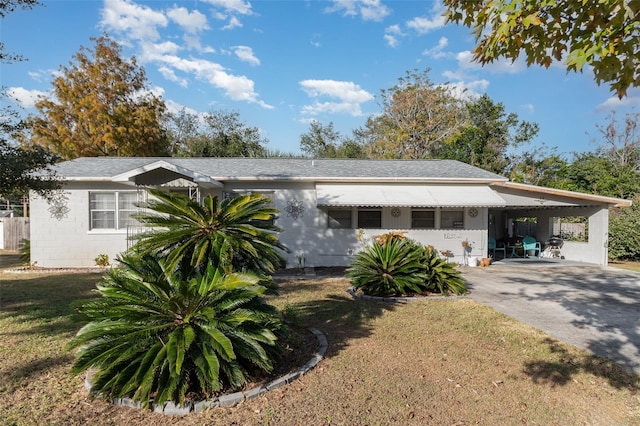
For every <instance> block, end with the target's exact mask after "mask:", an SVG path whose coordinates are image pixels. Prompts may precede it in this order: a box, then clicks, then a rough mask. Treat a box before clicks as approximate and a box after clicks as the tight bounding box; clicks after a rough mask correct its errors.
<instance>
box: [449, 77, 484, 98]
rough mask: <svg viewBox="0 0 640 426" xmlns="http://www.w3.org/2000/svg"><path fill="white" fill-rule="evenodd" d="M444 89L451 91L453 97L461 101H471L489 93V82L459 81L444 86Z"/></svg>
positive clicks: (482, 80)
mask: <svg viewBox="0 0 640 426" xmlns="http://www.w3.org/2000/svg"><path fill="white" fill-rule="evenodd" d="M442 87H446V88H448V89H449V91H450V93H451V95H452V96H454V97H455V98H457V99H461V100H470V99H475V98H478V97H480V96H481V95H482V94H483V93H485V92H486V91H487V87H489V81H488V80H485V79H480V80H470V81H464V80H459V81H455V82H450V83H446V84H443V85H442Z"/></svg>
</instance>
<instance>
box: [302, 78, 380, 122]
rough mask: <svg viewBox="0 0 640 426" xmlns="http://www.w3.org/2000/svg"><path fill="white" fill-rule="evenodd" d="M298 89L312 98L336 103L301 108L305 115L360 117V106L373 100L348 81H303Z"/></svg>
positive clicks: (365, 92) (367, 93)
mask: <svg viewBox="0 0 640 426" xmlns="http://www.w3.org/2000/svg"><path fill="white" fill-rule="evenodd" d="M300 87H301V88H302V90H304V91H305V93H307V95H309V96H310V97H312V98H320V97H328V98H333V99H337V101H336V102H331V101H330V102H319V101H318V102H315V103H314V104H313V105H306V106H304V107H303V108H302V113H303V114H305V115H313V114H319V113H323V112H325V113H327V112H328V113H334V114H335V113H347V114H350V115H352V116H360V115H362V109H361V107H360V105H361V104H362V103H364V102H368V101H371V100H373V98H374V97H373V95H372V94H371V93H369V92H367V91H366V90H364V89H362V88H361V87H360V86H359V85H357V84H355V83H352V82H350V81H335V80H303V81H301V82H300Z"/></svg>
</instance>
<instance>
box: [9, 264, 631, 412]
mask: <svg viewBox="0 0 640 426" xmlns="http://www.w3.org/2000/svg"><path fill="white" fill-rule="evenodd" d="M12 261H15V259H14V258H12V259H9V257H8V256H0V268H1V267H2V266H3V265H4V266H6V265H7V264H9V263H11V262H12ZM98 280H99V275H96V274H49V275H44V274H15V273H6V272H5V273H3V272H0V333H1V338H0V358H1V359H2V363H0V413H2V415H0V424H12V425H13V424H24V425H33V424H64V425H68V424H93V425H114V424H123V425H124V424H126V425H147V424H154V425H163V424H166V425H169V424H171V425H200V424H223V425H262V424H278V425H296V424H305V425H323V424H324V425H329V424H332V425H338V424H344V425H365V424H367V425H371V424H402V425H405V424H416V425H422V424H434V425H439V424H446V425H453V424H457V425H470V424H480V425H495V424H505V425H515V424H544V425H551V424H559V425H569V424H571V425H574V424H589V425H612V424H616V425H624V424H640V394H639V393H638V390H639V388H640V380H639V378H638V376H636V375H632V374H629V373H626V372H625V371H623V370H622V369H621V368H619V367H618V366H617V365H616V364H614V363H612V362H610V361H607V360H604V359H600V358H596V357H593V356H591V355H589V354H588V353H586V352H583V351H581V350H578V349H577V348H575V347H572V346H569V345H565V344H563V343H561V342H558V341H557V340H554V339H552V338H550V337H549V336H548V335H545V334H544V333H542V332H540V331H538V330H536V329H534V328H532V327H529V326H527V325H524V324H522V323H519V322H517V321H515V320H512V319H510V318H508V317H506V316H504V315H502V314H499V313H497V312H495V311H494V310H492V309H490V308H487V307H485V306H482V305H480V304H478V303H475V302H473V301H471V300H469V299H448V300H431V301H427V302H424V303H408V304H389V303H377V302H366V301H360V300H352V299H351V298H350V297H349V295H348V294H347V293H346V291H345V290H346V288H347V286H348V282H347V281H345V280H344V279H342V278H340V277H336V278H327V279H313V280H293V281H284V282H282V285H281V295H280V296H279V297H276V298H273V299H272V303H274V304H276V305H277V306H279V307H281V308H283V309H286V311H287V312H288V313H289V315H290V317H292V318H294V319H296V321H297V322H299V323H301V324H305V325H308V326H312V327H316V328H318V329H319V330H321V331H322V332H323V333H325V335H326V337H327V339H328V341H329V350H328V353H327V356H326V358H325V359H324V360H323V361H322V362H321V363H320V364H319V365H318V366H317V367H316V368H315V369H314V370H312V371H311V372H309V373H308V374H306V375H305V376H303V377H302V378H300V379H299V380H297V381H295V382H293V383H291V384H289V385H287V386H285V387H282V388H279V389H276V390H274V391H271V392H268V393H267V394H265V395H264V396H262V397H260V398H258V399H255V400H251V401H248V402H245V403H243V404H241V405H239V406H237V407H233V408H227V409H214V410H211V411H208V412H205V413H200V414H196V415H190V416H187V417H179V418H175V417H174V418H172V417H165V416H163V415H160V414H156V413H150V412H145V411H139V410H133V409H129V408H125V407H117V406H112V405H111V404H108V403H106V402H104V401H100V400H93V401H92V400H90V399H89V398H88V397H87V393H86V391H85V389H84V387H83V378H82V377H71V376H70V375H69V368H70V366H71V363H72V361H73V354H72V353H69V352H67V351H66V350H65V349H64V347H65V345H66V343H67V342H68V341H69V339H70V338H71V336H73V334H74V333H75V332H76V331H77V330H78V329H79V328H80V326H81V324H80V323H78V322H77V321H76V319H75V318H74V308H73V306H74V304H76V303H77V302H78V301H81V300H83V299H86V298H88V297H91V295H92V288H93V287H94V285H95V283H96V282H97V281H98Z"/></svg>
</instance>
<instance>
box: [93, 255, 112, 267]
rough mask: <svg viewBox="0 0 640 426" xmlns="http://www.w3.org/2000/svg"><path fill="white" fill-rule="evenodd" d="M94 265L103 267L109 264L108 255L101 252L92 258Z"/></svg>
mask: <svg viewBox="0 0 640 426" xmlns="http://www.w3.org/2000/svg"><path fill="white" fill-rule="evenodd" d="M94 260H95V262H96V265H98V266H101V267H103V268H105V267H107V266H109V255H108V254H105V253H101V254H99V255H98V256H96V258H95V259H94Z"/></svg>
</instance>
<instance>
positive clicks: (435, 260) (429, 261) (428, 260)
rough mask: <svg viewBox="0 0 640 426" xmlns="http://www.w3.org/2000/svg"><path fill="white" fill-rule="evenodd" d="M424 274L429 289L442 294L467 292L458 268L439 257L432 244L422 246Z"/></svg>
mask: <svg viewBox="0 0 640 426" xmlns="http://www.w3.org/2000/svg"><path fill="white" fill-rule="evenodd" d="M424 265H425V275H426V277H427V282H428V286H429V289H430V290H432V291H437V292H438V293H441V294H443V295H449V294H450V293H453V294H456V295H462V294H465V293H467V285H466V283H465V281H464V279H463V278H462V275H461V273H460V271H459V270H458V268H456V266H455V265H454V264H452V263H448V262H447V261H446V260H444V259H440V258H439V257H438V254H437V252H436V250H435V249H434V248H433V247H432V246H427V247H425V248H424Z"/></svg>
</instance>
